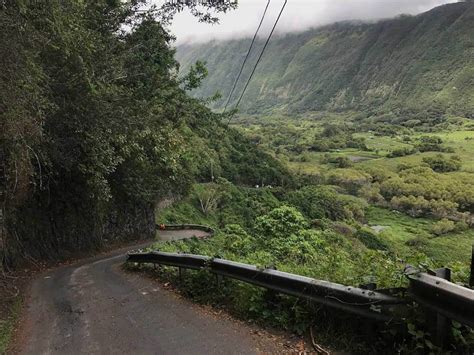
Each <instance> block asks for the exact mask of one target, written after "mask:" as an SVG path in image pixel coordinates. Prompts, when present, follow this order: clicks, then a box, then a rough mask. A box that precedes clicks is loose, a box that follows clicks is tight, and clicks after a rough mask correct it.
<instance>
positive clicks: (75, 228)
mask: <svg viewBox="0 0 474 355" xmlns="http://www.w3.org/2000/svg"><path fill="white" fill-rule="evenodd" d="M139 6H140V2H134V1H133V2H126V3H125V2H121V1H98V2H96V1H85V2H77V1H72V2H56V1H51V2H9V3H6V2H3V3H2V5H1V7H0V27H1V28H2V31H0V52H1V56H0V68H1V69H0V76H1V78H0V79H1V80H0V114H1V116H0V117H1V130H0V143H1V144H0V149H1V151H0V153H1V154H0V173H1V185H0V194H1V196H0V197H1V203H2V204H1V206H0V207H1V208H0V232H1V233H0V259H1V261H2V262H1V263H0V266H2V267H3V268H9V267H11V266H12V265H14V264H15V261H18V260H25V259H28V260H30V259H32V258H33V259H43V258H58V257H65V256H67V253H65V251H71V252H74V253H76V252H77V251H80V250H90V249H92V248H99V247H100V246H102V245H103V244H104V242H105V241H109V242H110V241H111V240H118V239H122V240H123V239H132V238H143V237H147V236H153V235H154V229H155V225H154V206H155V204H156V203H157V202H158V201H160V200H162V199H164V198H166V197H168V196H170V195H171V196H177V195H185V194H186V193H187V191H188V190H189V187H190V186H191V184H192V183H194V182H195V181H210V179H211V175H212V174H214V175H215V176H223V177H227V178H228V179H230V180H232V181H235V182H236V183H240V184H249V185H252V184H255V183H257V182H259V181H261V179H262V176H265V178H266V179H267V180H268V181H269V182H273V183H279V184H281V183H282V182H283V181H284V180H285V178H284V176H285V173H284V169H283V168H282V166H281V165H280V163H278V162H276V161H275V160H273V159H271V158H270V157H269V155H267V154H265V153H263V152H261V151H259V150H258V149H257V148H255V147H254V146H253V145H251V144H250V143H249V141H248V140H247V139H246V138H244V137H242V136H241V135H239V134H237V133H236V132H234V131H232V130H228V129H226V127H225V126H224V125H222V124H221V123H220V117H219V116H218V115H215V114H213V113H211V111H210V110H209V109H207V108H206V107H205V106H204V104H203V103H202V102H200V101H199V100H196V99H192V98H190V97H189V96H187V94H186V90H187V89H190V88H193V87H196V86H197V85H198V84H199V81H200V79H201V78H202V77H203V76H204V75H205V71H204V70H202V68H201V69H200V68H199V67H197V68H195V69H194V70H192V71H191V72H190V74H189V75H187V74H186V73H183V77H182V78H180V79H178V64H177V62H176V61H175V59H174V51H173V50H172V49H171V43H172V37H171V35H170V34H169V33H168V32H166V31H165V30H164V29H163V27H162V25H161V23H160V21H159V19H158V18H155V17H154V16H151V15H152V14H148V13H146V12H143V11H138V9H139ZM255 161H263V162H265V164H261V165H260V167H259V168H255V164H254V162H255ZM249 166H253V168H252V170H250V169H249ZM1 270H2V268H1V267H0V271H1Z"/></svg>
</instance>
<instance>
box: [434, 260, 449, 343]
mask: <svg viewBox="0 0 474 355" xmlns="http://www.w3.org/2000/svg"><path fill="white" fill-rule="evenodd" d="M434 273H435V275H436V276H437V277H440V278H442V279H444V280H447V281H451V270H450V269H448V268H442V269H438V270H435V271H434ZM433 318H434V319H433V320H434V321H435V324H436V328H435V329H434V334H433V335H434V339H433V340H434V343H435V345H436V346H438V347H440V348H441V349H444V348H445V345H446V343H447V341H448V340H449V338H450V336H451V321H450V320H449V319H448V318H446V317H445V316H443V315H441V314H439V313H435V314H434V315H433Z"/></svg>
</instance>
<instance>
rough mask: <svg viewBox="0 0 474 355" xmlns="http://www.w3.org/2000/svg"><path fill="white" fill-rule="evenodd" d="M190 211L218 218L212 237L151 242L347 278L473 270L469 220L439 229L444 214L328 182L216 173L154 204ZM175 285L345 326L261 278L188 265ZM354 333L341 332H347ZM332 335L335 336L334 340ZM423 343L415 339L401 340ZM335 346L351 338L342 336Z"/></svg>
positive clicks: (382, 342)
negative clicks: (426, 214) (224, 276)
mask: <svg viewBox="0 0 474 355" xmlns="http://www.w3.org/2000/svg"><path fill="white" fill-rule="evenodd" d="M190 221H192V222H196V223H202V224H208V225H212V226H214V227H215V228H216V230H217V232H216V235H215V236H214V237H213V238H210V239H207V240H199V239H190V240H185V241H179V242H168V243H162V242H159V243H157V244H155V245H154V246H153V247H152V248H151V249H152V250H157V249H158V250H161V251H172V252H176V251H179V252H185V253H192V254H200V255H207V256H211V257H213V256H216V257H217V256H218V257H221V258H225V259H229V260H234V261H239V262H245V263H249V264H254V265H257V266H258V267H261V268H277V269H278V270H281V271H287V272H291V273H295V274H298V275H305V276H310V277H313V278H316V279H323V280H330V281H333V282H339V283H343V284H348V285H363V284H368V283H376V284H377V286H378V287H380V288H385V287H387V288H388V287H398V286H406V283H407V280H406V278H405V276H404V275H403V269H404V266H405V265H406V264H411V265H415V266H416V267H418V268H421V269H425V268H434V267H439V266H442V265H443V266H446V265H447V266H449V267H451V268H452V270H453V277H454V280H455V281H457V282H461V283H466V282H467V279H468V277H469V268H468V262H467V260H468V258H469V254H470V250H469V249H466V245H469V243H471V242H472V240H473V237H474V232H473V231H472V230H464V231H462V232H456V233H450V232H452V231H450V232H449V234H448V235H443V237H442V238H440V237H438V233H437V230H436V229H434V228H435V227H436V226H437V225H438V223H439V222H436V221H434V220H433V219H430V218H417V219H415V218H413V217H409V216H405V215H403V214H401V213H399V212H393V211H389V210H387V209H383V208H379V207H370V206H369V205H368V203H367V202H365V201H364V200H362V199H360V198H357V197H354V196H350V195H346V194H341V193H340V192H338V189H337V188H335V187H331V186H324V185H306V186H304V187H301V188H298V189H295V190H291V189H290V190H288V189H280V188H273V187H260V188H248V187H247V188H243V187H238V186H235V185H233V184H232V183H230V182H228V181H227V180H224V179H218V181H217V182H216V183H212V184H201V185H196V186H195V187H194V189H193V191H192V193H191V194H190V195H189V197H188V198H187V199H185V200H183V201H181V202H179V203H176V204H175V205H173V206H171V207H169V208H166V209H165V210H163V211H160V212H158V214H157V222H159V223H184V222H186V223H189V222H190ZM367 221H370V223H369V224H367ZM441 222H443V223H445V220H441ZM448 222H449V221H448ZM371 226H372V227H380V229H378V228H372V227H371ZM433 229H434V230H433ZM158 233H159V232H158ZM463 243H465V244H463ZM463 245H464V246H463ZM463 248H464V250H463ZM158 273H159V275H160V277H162V278H164V279H165V280H171V281H174V282H177V280H176V274H175V272H174V270H173V269H172V268H171V269H167V268H160V269H159V271H158ZM179 285H180V286H179V287H180V289H181V291H182V292H184V294H186V295H187V296H189V297H191V298H193V299H194V300H196V301H199V302H204V303H210V304H215V305H220V306H222V305H225V306H226V307H227V308H228V309H229V310H231V311H232V312H233V313H234V314H236V315H238V316H239V317H243V318H246V319H254V320H258V321H262V322H264V324H265V325H274V326H277V327H283V328H286V329H289V330H291V331H294V332H298V333H304V332H306V331H307V329H308V327H310V326H316V327H318V326H321V325H322V324H324V327H329V326H332V325H333V322H336V323H335V324H337V325H334V326H336V327H337V328H338V329H339V331H340V332H341V331H342V329H343V328H344V327H341V324H340V323H338V319H339V318H338V317H339V316H338V315H337V314H338V313H337V312H334V311H332V310H331V312H330V316H329V317H330V319H328V318H327V317H328V314H326V313H325V311H322V310H321V308H318V307H316V306H315V305H311V304H309V303H307V302H305V301H302V300H296V299H294V298H292V297H286V296H277V297H275V296H274V295H273V296H272V295H270V294H269V293H267V292H265V291H264V290H263V289H261V288H258V287H252V286H249V285H245V284H242V283H240V282H236V281H231V280H225V281H223V284H222V283H221V286H220V287H218V288H215V281H214V280H213V277H212V276H211V275H209V274H208V273H206V272H205V271H202V272H189V273H186V276H185V277H184V279H183V280H181V281H180V282H179ZM210 289H212V291H211V292H210ZM420 321H421V322H423V318H420V319H418V318H416V319H411V320H410V322H413V324H417V326H420V324H422V323H420V324H418V322H420ZM339 322H340V320H339ZM346 322H347V320H346ZM346 330H347V329H346ZM347 331H349V330H347ZM352 331H354V329H352ZM355 332H356V333H357V331H355ZM350 333H351V332H350V331H349V333H345V334H344V336H343V337H344V338H345V339H350V337H351V335H350ZM318 334H320V333H318ZM460 334H463V336H464V338H465V341H466V342H467V344H471V343H472V341H474V339H472V335H473V334H471V332H470V331H469V330H467V329H462V331H461V333H460ZM348 337H349V338H348ZM328 338H329V336H328ZM426 339H427V340H428V339H429V337H426ZM329 341H330V342H332V343H333V344H334V340H329ZM457 341H458V340H457ZM417 345H418V344H417V340H416V339H413V343H410V342H409V344H407V345H406V346H407V348H406V349H405V350H407V349H413V348H414V347H415V346H417ZM337 346H338V347H342V348H343V347H347V346H348V345H347V343H346V344H343V342H341V343H337ZM354 346H355V347H354ZM377 346H382V347H383V348H385V349H386V348H387V346H388V347H391V346H396V347H398V346H400V345H394V343H393V338H391V339H384V338H383V336H382V338H380V339H379V342H377ZM423 346H424V345H423ZM457 346H458V349H459V350H460V349H462V348H463V347H464V346H466V345H463V341H459V343H458V345H457ZM349 347H350V348H351V351H355V349H356V348H359V350H360V351H362V349H364V351H367V347H369V348H372V347H375V346H374V345H373V344H371V345H368V344H363V342H361V339H360V338H359V340H358V341H357V345H355V344H353V343H351V345H350V346H349ZM393 351H395V348H394V350H393Z"/></svg>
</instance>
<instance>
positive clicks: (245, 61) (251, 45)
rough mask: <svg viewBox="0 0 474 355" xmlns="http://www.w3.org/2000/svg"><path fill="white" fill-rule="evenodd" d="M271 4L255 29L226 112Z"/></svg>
mask: <svg viewBox="0 0 474 355" xmlns="http://www.w3.org/2000/svg"><path fill="white" fill-rule="evenodd" d="M269 5H270V0H268V2H267V6H266V7H265V11H264V12H263V16H262V18H261V20H260V23H259V25H258V27H257V31H255V35H254V36H253V39H252V43H250V47H249V50H248V51H247V55H246V56H245V59H244V62H243V63H242V67H241V68H240V71H239V75H237V78H236V79H235V82H234V85H233V87H232V90H231V91H230V94H229V97H228V98H227V103H226V104H225V107H224V112H223V113H225V112H226V111H227V106H229V102H230V99H231V98H232V95H233V94H234V91H235V88H236V87H237V83H238V82H239V79H240V76H241V75H242V72H243V71H244V67H245V64H246V63H247V60H248V59H249V57H250V52H251V51H252V48H253V45H254V43H255V39H256V38H257V34H258V31H260V27H262V23H263V20H264V19H265V15H266V14H267V10H268V6H269Z"/></svg>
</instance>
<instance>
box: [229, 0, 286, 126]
mask: <svg viewBox="0 0 474 355" xmlns="http://www.w3.org/2000/svg"><path fill="white" fill-rule="evenodd" d="M287 2H288V0H285V2H284V4H283V6H282V7H281V10H280V13H279V14H278V17H277V19H276V21H275V24H274V25H273V28H272V30H271V32H270V34H269V35H268V37H267V40H266V41H265V45H264V46H263V49H262V52H261V53H260V56H259V57H258V59H257V62H256V63H255V66H254V67H253V70H252V73H251V74H250V77H249V79H248V80H247V83H246V84H245V87H244V90H243V91H242V94H241V95H240V97H239V100H238V101H237V104H236V105H235V107H234V110H235V109H236V108H237V107H239V104H240V102H241V101H242V98H243V97H244V95H245V91H246V90H247V87H248V86H249V83H250V81H251V80H252V78H253V75H254V74H255V70H256V69H257V66H258V64H259V63H260V60H261V59H262V57H263V53H265V49H266V48H267V46H268V42H270V39H271V38H272V35H273V32H274V31H275V28H276V26H277V25H278V21H280V17H281V14H282V13H283V11H284V10H285V7H286V3H287ZM234 115H235V113H234V114H232V115H231V116H230V117H229V121H228V122H227V126H229V124H230V121H232V118H233V117H234Z"/></svg>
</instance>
